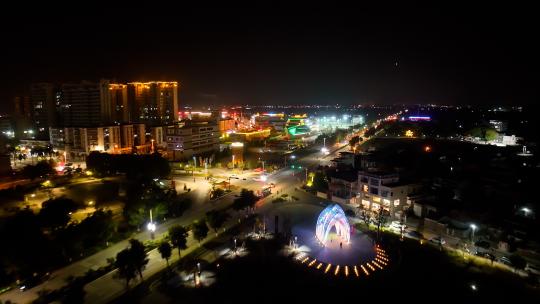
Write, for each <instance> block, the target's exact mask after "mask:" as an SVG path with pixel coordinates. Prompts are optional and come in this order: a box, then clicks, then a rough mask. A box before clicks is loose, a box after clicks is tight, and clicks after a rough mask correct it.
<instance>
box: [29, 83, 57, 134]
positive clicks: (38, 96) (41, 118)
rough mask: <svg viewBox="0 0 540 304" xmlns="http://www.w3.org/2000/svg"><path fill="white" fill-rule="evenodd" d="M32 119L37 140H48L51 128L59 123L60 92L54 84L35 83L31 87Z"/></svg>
mask: <svg viewBox="0 0 540 304" xmlns="http://www.w3.org/2000/svg"><path fill="white" fill-rule="evenodd" d="M30 92H31V93H30V101H31V118H32V121H33V124H34V127H35V128H34V130H31V131H32V133H33V134H34V136H35V137H36V138H48V135H49V127H50V126H54V125H56V123H57V118H58V112H57V109H58V106H59V104H60V96H61V95H60V92H59V90H58V87H57V86H56V85H54V84H52V83H35V84H32V86H31V87H30Z"/></svg>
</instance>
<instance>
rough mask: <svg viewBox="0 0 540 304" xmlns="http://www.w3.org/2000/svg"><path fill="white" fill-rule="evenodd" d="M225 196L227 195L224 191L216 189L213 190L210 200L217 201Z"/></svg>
mask: <svg viewBox="0 0 540 304" xmlns="http://www.w3.org/2000/svg"><path fill="white" fill-rule="evenodd" d="M223 194H225V191H223V189H221V188H216V189H214V190H212V192H211V193H210V198H212V199H216V198H219V197H220V196H222V195H223Z"/></svg>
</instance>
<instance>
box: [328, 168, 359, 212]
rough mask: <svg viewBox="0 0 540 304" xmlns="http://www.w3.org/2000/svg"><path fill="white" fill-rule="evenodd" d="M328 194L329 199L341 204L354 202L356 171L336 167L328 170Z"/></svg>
mask: <svg viewBox="0 0 540 304" xmlns="http://www.w3.org/2000/svg"><path fill="white" fill-rule="evenodd" d="M328 180H329V183H328V194H329V195H330V199H331V200H332V201H334V202H336V203H341V204H356V199H357V197H356V193H358V172H357V171H356V170H340V169H336V170H333V171H329V172H328Z"/></svg>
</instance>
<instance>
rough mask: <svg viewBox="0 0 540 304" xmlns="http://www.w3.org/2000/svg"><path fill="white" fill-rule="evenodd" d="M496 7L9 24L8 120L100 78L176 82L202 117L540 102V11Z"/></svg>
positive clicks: (12, 18) (32, 18)
mask: <svg viewBox="0 0 540 304" xmlns="http://www.w3.org/2000/svg"><path fill="white" fill-rule="evenodd" d="M268 3H270V2H268ZM490 5H493V4H492V3H489V5H486V6H482V7H470V6H462V7H450V6H448V7H437V8H435V7H430V8H426V7H423V6H422V8H418V7H413V6H395V5H392V4H390V3H388V4H387V5H385V7H382V8H381V7H379V8H377V9H375V8H371V7H370V8H368V7H354V8H352V7H351V8H341V7H337V6H330V7H329V5H326V6H320V7H314V6H311V5H310V6H306V7H303V8H298V7H297V8H294V9H292V8H290V7H288V6H281V7H272V6H261V7H252V8H249V9H247V8H245V7H242V8H231V7H229V8H216V7H214V8H212V9H209V7H210V6H211V5H210V4H208V5H207V7H206V8H187V7H180V6H178V7H170V6H166V5H163V6H160V5H159V4H158V3H149V4H147V5H129V6H128V7H131V8H120V7H117V8H107V9H99V10H98V9H96V8H91V9H90V8H75V7H73V8H70V9H69V11H68V10H66V8H65V7H64V8H63V9H58V10H55V9H52V8H51V7H44V8H43V10H41V9H35V10H31V11H30V12H29V11H27V10H24V14H22V13H21V14H17V10H14V11H13V12H4V16H3V19H2V21H1V26H2V27H1V34H2V36H3V38H2V39H3V41H4V42H6V43H2V45H3V46H2V53H3V54H4V55H3V56H2V58H1V61H0V65H1V67H2V68H1V70H2V73H1V77H2V88H1V92H0V98H1V99H0V100H1V103H2V104H1V107H0V110H2V111H7V110H9V107H10V104H11V100H12V97H13V96H14V95H22V94H24V93H27V91H28V87H29V84H30V83H31V82H40V81H79V80H81V79H87V80H97V79H99V78H108V79H116V80H117V81H138V80H178V81H180V82H181V84H182V91H181V103H182V104H183V105H185V104H190V105H195V106H196V105H201V104H213V103H215V104H298V103H301V104H313V103H321V104H334V103H341V104H347V103H355V104H356V103H428V102H429V103H439V104H492V103H502V104H531V103H534V102H535V101H537V100H538V98H539V95H540V94H539V90H538V88H539V84H540V79H539V72H538V71H539V69H538V67H539V61H538V58H539V54H540V52H539V48H538V46H537V45H536V44H537V40H538V33H537V28H540V26H539V25H538V24H537V23H538V21H537V20H535V16H534V15H533V14H534V12H535V10H534V9H533V8H532V7H519V8H517V7H516V8H512V7H510V8H509V7H492V6H490ZM104 11H106V13H104ZM536 19H538V18H536ZM396 63H397V65H396Z"/></svg>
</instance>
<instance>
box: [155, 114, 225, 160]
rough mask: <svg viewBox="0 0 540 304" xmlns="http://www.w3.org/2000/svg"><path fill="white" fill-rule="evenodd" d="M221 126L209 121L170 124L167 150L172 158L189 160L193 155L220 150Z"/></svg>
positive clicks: (167, 134)
mask: <svg viewBox="0 0 540 304" xmlns="http://www.w3.org/2000/svg"><path fill="white" fill-rule="evenodd" d="M219 135H220V134H219V128H218V126H217V125H216V124H211V123H207V122H202V123H192V122H189V121H188V122H186V124H185V125H183V126H181V125H174V126H169V127H167V129H166V137H167V152H168V155H169V158H170V159H172V160H187V159H191V157H193V156H200V155H202V154H207V153H212V152H215V151H218V150H219Z"/></svg>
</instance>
